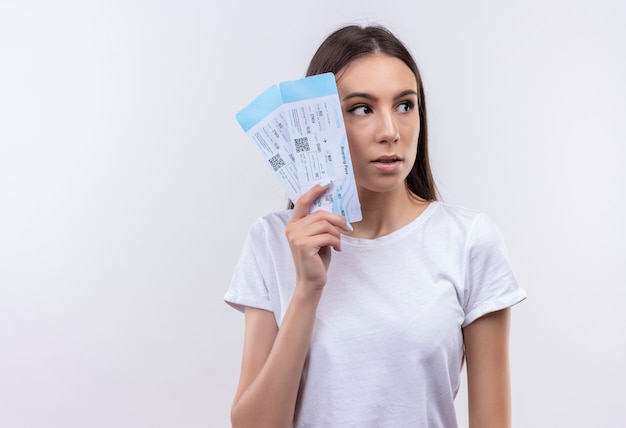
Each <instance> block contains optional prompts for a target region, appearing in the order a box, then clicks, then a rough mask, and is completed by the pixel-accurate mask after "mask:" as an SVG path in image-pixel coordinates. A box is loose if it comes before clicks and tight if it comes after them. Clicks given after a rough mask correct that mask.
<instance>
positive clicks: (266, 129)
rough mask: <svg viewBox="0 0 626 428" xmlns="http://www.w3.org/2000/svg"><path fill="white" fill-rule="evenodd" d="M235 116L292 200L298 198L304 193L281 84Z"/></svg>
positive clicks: (273, 87) (260, 96) (272, 87)
mask: <svg viewBox="0 0 626 428" xmlns="http://www.w3.org/2000/svg"><path fill="white" fill-rule="evenodd" d="M235 117H236V118H237V121H238V122H239V125H240V126H241V127H242V128H243V130H244V131H245V132H246V134H247V135H248V137H249V138H250V139H251V140H252V142H254V143H255V145H256V147H257V149H258V151H259V153H261V155H262V156H263V159H264V160H265V162H266V163H267V165H268V166H269V167H270V168H271V169H272V171H273V172H274V175H275V176H276V178H277V179H278V181H279V183H280V185H281V187H282V188H283V189H284V190H285V192H287V196H289V199H291V200H292V201H296V200H297V199H298V197H299V196H300V194H301V193H300V184H299V182H298V173H297V171H296V166H295V158H294V157H293V154H292V153H291V141H290V139H289V129H288V125H287V121H286V120H285V116H284V114H283V100H282V97H281V95H280V89H279V88H278V86H276V85H274V86H271V87H269V88H268V89H267V90H266V91H265V92H263V93H262V94H261V95H259V96H258V97H257V98H256V99H255V100H254V101H252V102H251V103H250V104H249V105H248V106H247V107H246V108H244V109H243V110H241V111H240V112H239V113H237V115H236V116H235Z"/></svg>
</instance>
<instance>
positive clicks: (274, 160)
mask: <svg viewBox="0 0 626 428" xmlns="http://www.w3.org/2000/svg"><path fill="white" fill-rule="evenodd" d="M269 163H270V166H271V167H272V168H274V171H278V170H279V169H281V168H282V167H284V166H285V161H284V160H283V158H282V157H281V156H280V154H277V155H274V156H273V157H271V158H269Z"/></svg>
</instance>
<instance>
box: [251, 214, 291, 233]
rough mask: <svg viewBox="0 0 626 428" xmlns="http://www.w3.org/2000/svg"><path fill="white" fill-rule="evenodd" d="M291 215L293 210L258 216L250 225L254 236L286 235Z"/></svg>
mask: <svg viewBox="0 0 626 428" xmlns="http://www.w3.org/2000/svg"><path fill="white" fill-rule="evenodd" d="M290 217H291V210H281V211H274V212H271V213H268V214H264V215H262V216H261V217H258V218H257V219H256V221H255V222H254V223H252V226H251V227H250V234H251V235H252V236H259V235H263V236H266V237H267V236H270V237H271V236H276V234H281V235H284V233H285V226H286V225H287V222H288V221H289V218H290Z"/></svg>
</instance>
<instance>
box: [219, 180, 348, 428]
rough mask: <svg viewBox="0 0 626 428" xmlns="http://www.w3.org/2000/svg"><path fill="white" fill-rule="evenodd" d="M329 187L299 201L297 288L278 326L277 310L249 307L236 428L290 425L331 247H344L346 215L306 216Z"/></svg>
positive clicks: (290, 234) (294, 228) (293, 241)
mask: <svg viewBox="0 0 626 428" xmlns="http://www.w3.org/2000/svg"><path fill="white" fill-rule="evenodd" d="M324 190H325V187H322V186H314V187H313V188H312V189H310V190H309V191H307V192H306V193H304V194H303V195H302V196H300V198H299V199H298V202H297V203H296V205H295V207H294V209H293V213H292V216H291V219H290V220H289V222H288V224H287V227H286V230H285V234H286V236H287V240H288V241H289V245H290V247H291V252H292V255H293V259H294V265H295V271H296V284H295V291H294V294H293V297H292V299H291V302H290V303H289V306H288V307H287V310H286V312H285V316H284V317H283V320H282V322H281V326H280V329H279V328H278V326H277V324H276V321H275V319H274V314H273V313H271V312H268V311H265V310H261V309H254V308H246V330H245V337H244V350H243V359H242V366H241V376H240V380H239V386H238V388H237V392H236V394H235V399H234V401H233V406H232V409H231V422H232V424H233V427H255V428H263V427H271V428H280V427H291V426H292V424H293V418H294V412H295V407H296V399H297V396H298V388H299V386H300V378H301V376H302V369H303V367H304V362H305V360H306V356H307V353H308V349H309V344H310V341H311V334H312V331H313V324H314V321H315V314H316V312H317V305H318V303H319V299H320V297H321V295H322V290H323V288H324V285H325V284H326V275H327V270H328V266H329V264H330V257H331V247H334V248H335V249H336V250H339V249H340V236H341V232H340V229H344V230H347V226H346V223H345V220H344V219H343V217H341V216H339V215H337V214H333V213H330V212H328V211H317V212H315V213H313V214H310V215H308V214H307V213H308V210H309V207H310V205H311V203H312V202H313V201H314V200H315V198H317V197H318V196H320V195H321V194H322V193H323V192H324Z"/></svg>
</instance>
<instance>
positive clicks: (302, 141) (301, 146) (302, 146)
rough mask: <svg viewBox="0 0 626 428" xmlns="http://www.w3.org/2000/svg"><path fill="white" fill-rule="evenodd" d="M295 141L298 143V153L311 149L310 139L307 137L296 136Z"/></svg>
mask: <svg viewBox="0 0 626 428" xmlns="http://www.w3.org/2000/svg"><path fill="white" fill-rule="evenodd" d="M293 141H294V143H295V144H296V153H300V152H308V151H309V150H311V149H310V147H309V139H308V138H307V137H302V138H294V140H293Z"/></svg>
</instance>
